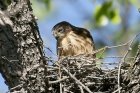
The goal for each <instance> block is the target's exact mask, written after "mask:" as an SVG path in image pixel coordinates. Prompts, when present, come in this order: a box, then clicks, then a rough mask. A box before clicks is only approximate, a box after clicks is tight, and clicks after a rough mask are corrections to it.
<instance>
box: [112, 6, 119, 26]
mask: <svg viewBox="0 0 140 93" xmlns="http://www.w3.org/2000/svg"><path fill="white" fill-rule="evenodd" d="M110 21H111V23H114V24H118V23H120V22H121V17H120V15H119V9H118V8H116V9H114V10H112V11H111V12H110Z"/></svg>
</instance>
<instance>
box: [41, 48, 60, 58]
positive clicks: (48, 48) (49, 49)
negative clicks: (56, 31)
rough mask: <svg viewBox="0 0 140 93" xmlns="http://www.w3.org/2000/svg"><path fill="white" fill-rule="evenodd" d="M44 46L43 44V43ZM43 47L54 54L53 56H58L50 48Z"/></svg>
mask: <svg viewBox="0 0 140 93" xmlns="http://www.w3.org/2000/svg"><path fill="white" fill-rule="evenodd" d="M43 46H44V45H43ZM44 48H46V49H48V50H49V51H50V52H51V53H52V54H54V55H55V56H57V57H58V55H56V54H55V53H53V52H52V50H51V49H50V48H49V47H46V46H44Z"/></svg>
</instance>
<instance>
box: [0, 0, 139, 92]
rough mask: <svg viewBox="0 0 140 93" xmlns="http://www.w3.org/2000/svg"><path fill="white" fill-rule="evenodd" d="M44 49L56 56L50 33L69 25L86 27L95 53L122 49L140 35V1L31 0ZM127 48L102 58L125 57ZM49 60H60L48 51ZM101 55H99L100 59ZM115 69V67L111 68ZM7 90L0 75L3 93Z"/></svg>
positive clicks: (109, 52)
mask: <svg viewBox="0 0 140 93" xmlns="http://www.w3.org/2000/svg"><path fill="white" fill-rule="evenodd" d="M30 1H31V3H32V8H33V12H34V14H35V16H36V17H37V18H38V20H37V23H38V27H39V31H40V35H41V37H42V39H43V42H44V46H45V47H48V48H49V49H50V50H51V51H52V52H53V53H55V54H56V40H55V38H54V37H53V35H52V33H51V29H52V28H53V26H54V25H55V24H57V23H58V22H61V21H68V22H69V23H71V24H72V25H74V26H77V27H83V28H86V29H88V30H89V31H90V33H91V34H92V36H93V39H94V42H95V45H96V49H100V48H102V47H104V46H116V45H121V44H124V43H126V42H128V41H129V40H131V39H132V38H134V37H135V36H136V35H137V34H138V33H139V32H140V13H139V11H138V9H139V8H140V0H30ZM139 41H140V36H139V37H137V39H136V40H135V41H134V43H133V45H132V51H131V52H130V53H129V56H130V57H134V56H135V54H136V51H137V47H138V44H139ZM127 49H128V46H123V47H118V48H112V49H107V50H106V51H105V52H104V54H103V56H104V57H105V56H123V55H124V54H125V52H126V51H127ZM44 50H45V52H46V56H48V57H51V58H52V59H55V60H57V58H56V57H55V55H54V54H52V53H51V52H50V51H49V50H48V49H45V48H44ZM100 55H101V53H98V54H97V57H99V56H100ZM102 60H103V61H104V62H119V60H120V59H119V58H104V59H102ZM111 67H112V66H111ZM7 90H8V87H7V86H6V85H5V84H4V79H3V78H2V76H1V75H0V93H5V92H6V91H7Z"/></svg>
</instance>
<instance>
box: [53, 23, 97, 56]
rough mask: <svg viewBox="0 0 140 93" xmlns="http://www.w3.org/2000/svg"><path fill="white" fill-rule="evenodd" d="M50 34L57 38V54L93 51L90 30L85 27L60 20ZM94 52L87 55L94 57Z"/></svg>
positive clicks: (80, 53) (72, 54)
mask: <svg viewBox="0 0 140 93" xmlns="http://www.w3.org/2000/svg"><path fill="white" fill-rule="evenodd" d="M52 34H53V36H54V37H55V38H56V40H57V55H58V57H59V58H60V57H61V56H69V55H70V56H76V55H79V56H81V55H86V54H89V53H92V52H94V51H95V45H94V41H93V38H92V36H91V34H90V32H89V31H88V30H87V29H85V28H80V27H76V26H73V25H71V24H70V23H69V22H66V21H62V22H60V23H57V24H56V25H55V26H54V27H53V28H52ZM95 56H96V55H95V54H91V55H88V57H90V58H95Z"/></svg>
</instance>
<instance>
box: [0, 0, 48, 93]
mask: <svg viewBox="0 0 140 93" xmlns="http://www.w3.org/2000/svg"><path fill="white" fill-rule="evenodd" d="M6 1H8V2H6ZM0 8H1V10H0V73H1V74H2V76H3V78H4V79H5V83H6V85H7V86H8V87H9V91H10V92H11V93H12V92H13V93H15V92H20V93H26V92H28V93H47V90H48V81H47V78H46V76H47V75H46V74H47V70H46V67H45V65H46V64H47V61H46V60H45V59H46V58H45V54H44V51H43V41H42V39H41V37H40V33H39V31H38V27H37V23H36V20H35V16H34V15H33V11H32V8H31V4H30V1H29V0H1V1H0Z"/></svg>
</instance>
